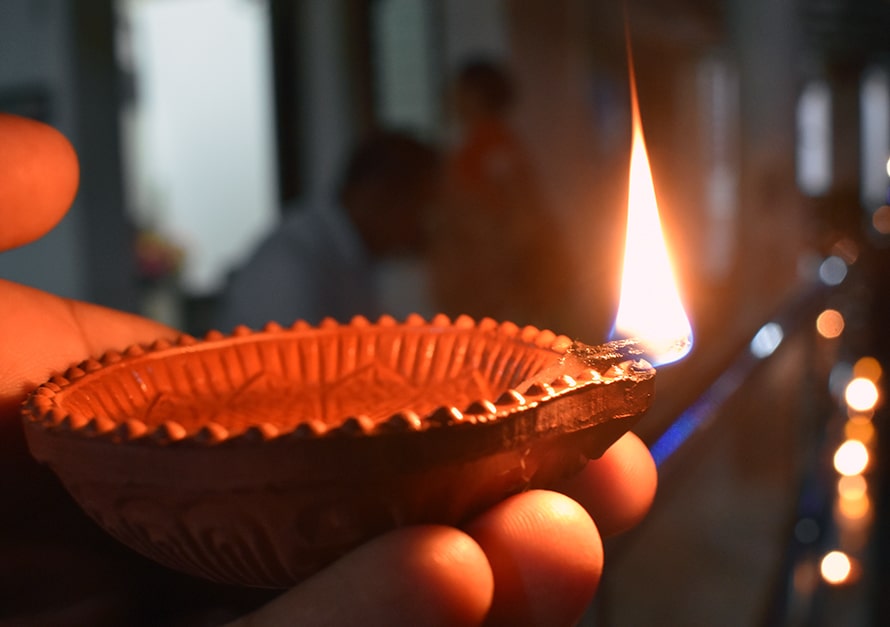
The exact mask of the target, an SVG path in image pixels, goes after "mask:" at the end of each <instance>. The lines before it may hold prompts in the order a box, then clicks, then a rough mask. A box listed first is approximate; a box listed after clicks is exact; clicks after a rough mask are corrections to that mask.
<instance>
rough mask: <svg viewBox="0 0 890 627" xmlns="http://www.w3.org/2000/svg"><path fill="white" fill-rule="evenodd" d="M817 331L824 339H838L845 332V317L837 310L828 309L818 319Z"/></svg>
mask: <svg viewBox="0 0 890 627" xmlns="http://www.w3.org/2000/svg"><path fill="white" fill-rule="evenodd" d="M816 330H817V331H818V332H819V335H821V336H822V337H824V338H828V339H832V338H836V337H838V336H839V335H840V334H841V333H843V332H844V317H843V316H842V315H841V312H839V311H838V310H836V309H826V310H825V311H823V312H822V313H820V314H819V317H818V318H816Z"/></svg>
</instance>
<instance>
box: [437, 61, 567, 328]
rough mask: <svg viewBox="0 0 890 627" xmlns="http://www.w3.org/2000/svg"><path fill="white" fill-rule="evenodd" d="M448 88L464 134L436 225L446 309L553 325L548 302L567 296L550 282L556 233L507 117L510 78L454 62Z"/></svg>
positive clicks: (490, 68)
mask: <svg viewBox="0 0 890 627" xmlns="http://www.w3.org/2000/svg"><path fill="white" fill-rule="evenodd" d="M452 98H453V102H452V104H453V112H454V115H455V118H456V122H457V124H458V127H459V131H460V137H459V141H458V144H457V146H456V148H455V150H454V151H453V153H452V155H451V157H450V160H449V163H448V171H447V195H446V201H445V202H444V203H443V209H444V210H443V212H442V215H441V216H440V218H439V224H438V225H437V229H436V233H437V236H438V238H439V239H438V255H437V256H434V261H433V273H432V274H433V277H434V280H433V285H434V291H435V293H436V294H437V295H438V298H439V305H440V307H441V308H442V309H443V310H444V311H445V312H446V313H451V314H456V313H469V314H470V315H473V316H476V317H480V316H491V317H494V318H498V319H510V320H514V321H516V322H519V323H530V324H537V325H539V326H553V315H552V314H553V309H554V308H556V307H558V306H560V305H561V304H564V301H563V303H560V297H559V295H558V290H557V289H555V288H557V287H558V285H557V283H558V278H559V277H560V276H562V275H563V273H561V272H557V271H556V270H557V269H558V267H559V264H560V262H559V261H558V260H560V259H563V253H562V251H561V248H560V243H559V242H560V239H561V238H560V237H559V234H558V229H557V228H556V225H555V222H554V221H553V220H552V219H551V216H550V215H549V214H548V211H547V208H546V207H545V203H544V202H543V198H542V194H541V192H540V190H539V188H538V182H537V177H536V174H535V171H534V168H533V166H532V162H531V159H530V158H529V156H528V153H527V150H526V148H525V145H524V144H523V142H522V141H521V139H520V138H519V136H518V134H517V133H516V132H515V131H514V130H513V128H512V126H511V124H510V115H511V112H512V109H513V106H514V104H515V101H516V93H515V87H514V84H513V81H512V79H511V78H510V76H509V75H508V74H507V72H506V70H505V69H503V68H502V67H500V66H499V65H497V64H496V63H493V62H490V61H487V60H481V59H480V60H472V61H470V62H468V63H466V64H465V65H463V66H462V67H461V69H460V71H459V72H458V74H457V76H456V79H455V82H454V86H453V92H452ZM455 250H461V251H468V252H470V254H468V255H455V254H454V251H455Z"/></svg>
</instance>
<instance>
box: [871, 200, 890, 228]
mask: <svg viewBox="0 0 890 627" xmlns="http://www.w3.org/2000/svg"><path fill="white" fill-rule="evenodd" d="M871 225H872V226H873V227H874V229H875V231H877V232H878V233H880V234H881V235H887V234H888V233H890V205H881V206H880V207H878V208H877V209H875V212H874V213H873V214H871Z"/></svg>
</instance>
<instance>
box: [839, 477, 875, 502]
mask: <svg viewBox="0 0 890 627" xmlns="http://www.w3.org/2000/svg"><path fill="white" fill-rule="evenodd" d="M867 492H868V482H867V481H866V480H865V477H863V476H862V475H851V476H849V477H841V478H840V479H838V481H837V493H838V494H840V495H841V497H842V498H845V499H859V498H862V497H863V496H865V495H866V493H867Z"/></svg>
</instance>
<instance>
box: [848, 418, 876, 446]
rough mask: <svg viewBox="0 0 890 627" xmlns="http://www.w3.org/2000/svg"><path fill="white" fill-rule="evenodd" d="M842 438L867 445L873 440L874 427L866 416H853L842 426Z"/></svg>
mask: <svg viewBox="0 0 890 627" xmlns="http://www.w3.org/2000/svg"><path fill="white" fill-rule="evenodd" d="M844 436H845V437H846V438H847V439H848V440H859V441H860V442H862V443H863V444H865V445H868V444H871V443H872V441H874V439H875V426H874V424H872V421H871V418H870V417H868V416H861V415H860V416H853V417H851V418H850V419H849V420H847V422H846V423H845V424H844Z"/></svg>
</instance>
